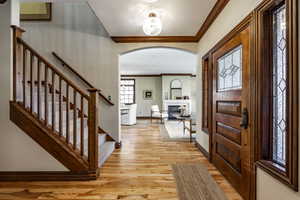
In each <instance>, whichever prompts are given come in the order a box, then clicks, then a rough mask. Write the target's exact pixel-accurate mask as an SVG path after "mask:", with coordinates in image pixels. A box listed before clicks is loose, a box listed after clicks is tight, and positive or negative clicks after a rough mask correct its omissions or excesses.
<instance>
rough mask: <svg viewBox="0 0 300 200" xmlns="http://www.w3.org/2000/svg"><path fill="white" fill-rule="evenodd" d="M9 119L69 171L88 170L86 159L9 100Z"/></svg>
mask: <svg viewBox="0 0 300 200" xmlns="http://www.w3.org/2000/svg"><path fill="white" fill-rule="evenodd" d="M10 120H11V121H12V122H14V123H15V124H16V125H17V126H18V127H19V128H20V129H21V130H23V131H24V132H25V133H26V134H27V135H28V136H30V137H31V138H32V139H33V140H34V141H35V142H37V143H38V144H39V145H40V146H41V147H42V148H44V149H45V150H46V151H47V152H48V153H49V154H51V155H52V156H53V157H54V158H55V159H56V160H58V161H59V162H60V163H62V164H63V165H64V166H65V167H66V168H67V169H69V170H70V171H71V172H87V171H89V165H88V162H87V161H85V160H84V159H82V158H81V157H80V156H79V155H78V154H77V153H76V152H75V151H74V150H73V149H72V147H71V146H70V147H69V146H67V144H66V143H65V141H64V140H62V139H61V138H60V137H59V136H58V135H57V134H56V133H53V132H52V131H51V130H50V128H49V129H48V128H46V127H45V125H44V124H41V122H39V121H38V120H37V119H36V118H35V117H34V116H33V115H31V114H30V113H29V112H27V111H26V110H25V109H24V108H23V107H22V106H21V105H19V104H18V103H16V102H10Z"/></svg>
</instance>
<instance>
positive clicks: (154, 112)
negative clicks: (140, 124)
mask: <svg viewBox="0 0 300 200" xmlns="http://www.w3.org/2000/svg"><path fill="white" fill-rule="evenodd" d="M168 117H169V115H168V113H167V111H163V110H162V111H160V110H159V107H158V105H152V106H151V123H152V121H153V118H156V119H160V121H161V123H163V121H164V119H166V118H168Z"/></svg>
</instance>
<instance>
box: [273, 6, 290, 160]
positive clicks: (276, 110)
mask: <svg viewBox="0 0 300 200" xmlns="http://www.w3.org/2000/svg"><path fill="white" fill-rule="evenodd" d="M286 43H287V40H286V9H285V5H284V6H282V7H280V8H278V9H276V11H275V12H274V13H273V120H272V121H273V159H274V161H275V162H277V163H278V164H281V165H285V163H286V137H287V62H286V60H287V50H286Z"/></svg>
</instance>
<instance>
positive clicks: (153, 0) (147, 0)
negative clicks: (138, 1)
mask: <svg viewBox="0 0 300 200" xmlns="http://www.w3.org/2000/svg"><path fill="white" fill-rule="evenodd" d="M144 1H146V2H147V3H155V2H157V1H158V0H144Z"/></svg>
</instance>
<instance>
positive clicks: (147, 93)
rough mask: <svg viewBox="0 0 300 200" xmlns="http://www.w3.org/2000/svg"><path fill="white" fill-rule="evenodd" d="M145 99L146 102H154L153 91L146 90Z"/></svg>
mask: <svg viewBox="0 0 300 200" xmlns="http://www.w3.org/2000/svg"><path fill="white" fill-rule="evenodd" d="M143 97H144V100H152V99H153V93H152V90H144V91H143Z"/></svg>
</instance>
